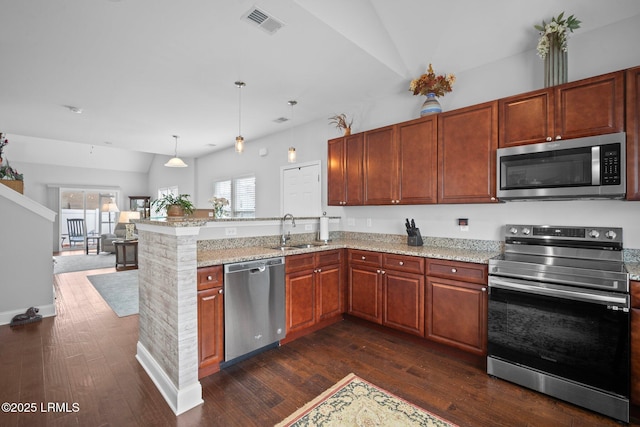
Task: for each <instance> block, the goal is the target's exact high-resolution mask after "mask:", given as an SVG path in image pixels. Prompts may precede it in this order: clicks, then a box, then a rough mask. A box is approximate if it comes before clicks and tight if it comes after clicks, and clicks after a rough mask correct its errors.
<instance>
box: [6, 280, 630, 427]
mask: <svg viewBox="0 0 640 427" xmlns="http://www.w3.org/2000/svg"><path fill="white" fill-rule="evenodd" d="M109 271H114V269H113V268H112V269H103V270H94V271H91V272H75V273H65V274H60V275H57V276H56V277H55V288H56V294H57V309H58V315H57V316H56V317H54V318H46V319H44V320H43V321H42V322H39V323H37V324H31V325H24V326H20V327H16V328H10V327H9V326H0V402H15V403H18V402H21V403H35V404H36V406H37V410H36V411H35V412H34V413H20V414H17V413H0V426H152V425H153V426H185V427H186V426H271V425H273V424H275V423H277V422H279V421H280V420H282V419H283V418H285V417H286V416H288V415H289V414H290V413H292V412H294V411H295V410H296V409H297V408H298V407H300V406H302V405H303V404H305V403H306V402H308V401H309V400H311V399H313V398H314V397H315V396H317V395H318V394H320V393H321V392H322V391H324V390H325V389H327V388H328V387H330V386H331V385H333V384H334V383H335V382H337V381H338V380H339V379H341V378H343V377H344V376H346V375H347V374H348V373H350V372H353V373H355V374H356V375H358V376H360V377H362V378H364V379H366V380H368V381H370V382H372V383H374V384H376V385H377V386H379V387H382V388H384V389H386V390H388V391H390V392H392V393H394V394H396V395H398V396H400V397H402V398H404V399H406V400H408V401H410V402H413V403H414V404H416V405H418V406H420V407H422V408H424V409H426V410H428V411H431V412H433V413H435V414H437V415H439V416H441V417H443V418H445V419H447V420H449V421H451V422H453V423H457V424H459V425H461V426H617V425H619V423H617V422H615V421H614V420H612V419H609V418H607V417H603V416H600V415H598V414H595V413H592V412H590V411H587V410H584V409H581V408H579V407H576V406H573V405H570V404H567V403H564V402H561V401H558V400H555V399H552V398H549V397H547V396H544V395H542V394H539V393H536V392H532V391H529V390H526V389H524V388H522V387H518V386H515V385H513V384H510V383H507V382H505V381H502V380H499V379H495V378H491V377H489V376H487V375H486V373H485V372H484V367H483V366H482V362H481V361H478V359H475V358H471V357H457V355H456V354H455V353H454V352H450V351H445V350H444V349H443V348H440V347H433V346H430V345H426V344H424V343H422V342H421V341H420V340H417V339H413V338H411V337H408V336H405V335H401V334H396V333H390V332H388V331H385V330H382V329H379V328H372V327H370V326H368V325H365V324H362V323H361V322H356V321H352V320H345V321H342V322H339V323H337V324H335V325H333V326H330V327H328V328H326V329H323V330H321V331H319V332H316V333H314V334H311V335H307V336H305V337H303V338H300V339H298V340H296V341H293V342H291V343H289V344H287V345H285V346H282V347H280V348H277V349H274V350H270V351H268V352H265V353H262V354H260V355H258V356H255V357H254V358H251V359H249V360H246V361H244V362H241V363H239V364H236V365H234V366H231V367H228V368H226V369H224V370H222V371H221V372H219V373H217V374H214V375H212V376H210V377H207V378H204V379H202V380H201V383H202V387H203V397H204V400H205V403H204V405H201V406H198V407H196V408H194V409H192V410H190V411H188V412H187V413H185V414H182V415H180V416H179V417H176V416H175V415H174V414H173V412H172V411H171V410H170V409H169V407H168V405H167V404H166V403H165V401H164V399H163V398H162V396H161V395H160V393H159V392H158V390H157V389H156V387H155V386H154V384H153V383H152V382H151V380H150V379H149V377H148V376H147V374H146V373H145V372H144V370H143V369H142V368H141V367H140V365H139V364H138V362H137V361H136V359H135V357H134V356H135V353H136V342H137V337H138V316H137V315H134V316H128V317H124V318H118V317H117V316H116V315H115V314H114V313H113V311H111V309H110V308H109V306H108V305H107V304H106V303H105V302H104V301H103V300H102V298H101V297H100V295H99V294H98V293H97V292H96V291H95V290H94V289H93V287H92V286H91V284H90V283H89V281H88V280H87V279H86V276H87V275H90V274H100V273H105V272H109ZM49 402H56V403H59V404H60V403H62V404H65V403H66V404H68V410H67V411H62V412H60V411H57V412H54V411H52V412H47V411H46V410H45V411H43V410H42V409H43V408H44V409H46V407H47V404H48V403H49ZM73 404H77V408H76V407H74V406H73ZM43 405H44V406H43ZM63 409H64V407H63ZM74 409H78V410H77V412H74ZM633 425H639V424H637V423H635V424H633Z"/></svg>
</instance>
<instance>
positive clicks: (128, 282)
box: [87, 270, 138, 317]
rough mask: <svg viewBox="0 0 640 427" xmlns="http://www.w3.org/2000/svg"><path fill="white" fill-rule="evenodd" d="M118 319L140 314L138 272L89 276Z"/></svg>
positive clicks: (128, 271) (130, 271) (129, 271)
mask: <svg viewBox="0 0 640 427" xmlns="http://www.w3.org/2000/svg"><path fill="white" fill-rule="evenodd" d="M87 279H89V281H90V282H91V284H92V285H93V287H94V288H95V289H96V291H98V293H99V294H100V296H102V299H104V300H105V302H106V303H107V304H109V307H111V309H112V310H113V311H114V312H115V313H116V314H117V315H118V317H125V316H130V315H132V314H138V270H127V271H119V272H117V273H108V274H96V275H93V276H87Z"/></svg>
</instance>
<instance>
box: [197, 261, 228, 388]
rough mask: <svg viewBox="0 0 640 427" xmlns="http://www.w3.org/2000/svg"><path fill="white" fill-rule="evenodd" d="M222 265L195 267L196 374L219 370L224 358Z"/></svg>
mask: <svg viewBox="0 0 640 427" xmlns="http://www.w3.org/2000/svg"><path fill="white" fill-rule="evenodd" d="M222 277H223V273H222V266H214V267H204V268H199V269H198V378H203V377H206V376H207V375H211V374H213V373H215V372H218V371H219V370H220V362H222V361H223V360H224V299H223V291H222V284H223V279H222Z"/></svg>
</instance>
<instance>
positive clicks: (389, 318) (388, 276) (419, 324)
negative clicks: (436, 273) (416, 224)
mask: <svg viewBox="0 0 640 427" xmlns="http://www.w3.org/2000/svg"><path fill="white" fill-rule="evenodd" d="M424 262H425V261H424V258H419V257H412V256H404V255H395V254H384V255H383V261H382V277H383V279H382V294H383V295H382V306H383V310H382V324H383V325H384V326H388V327H390V328H394V329H398V330H400V331H404V332H407V333H410V334H414V335H419V336H424V283H425V276H424Z"/></svg>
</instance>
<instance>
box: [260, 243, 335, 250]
mask: <svg viewBox="0 0 640 427" xmlns="http://www.w3.org/2000/svg"><path fill="white" fill-rule="evenodd" d="M318 246H326V245H325V244H324V243H302V244H299V245H288V246H272V247H270V248H269V249H278V250H281V251H291V250H293V249H309V248H315V247H318Z"/></svg>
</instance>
